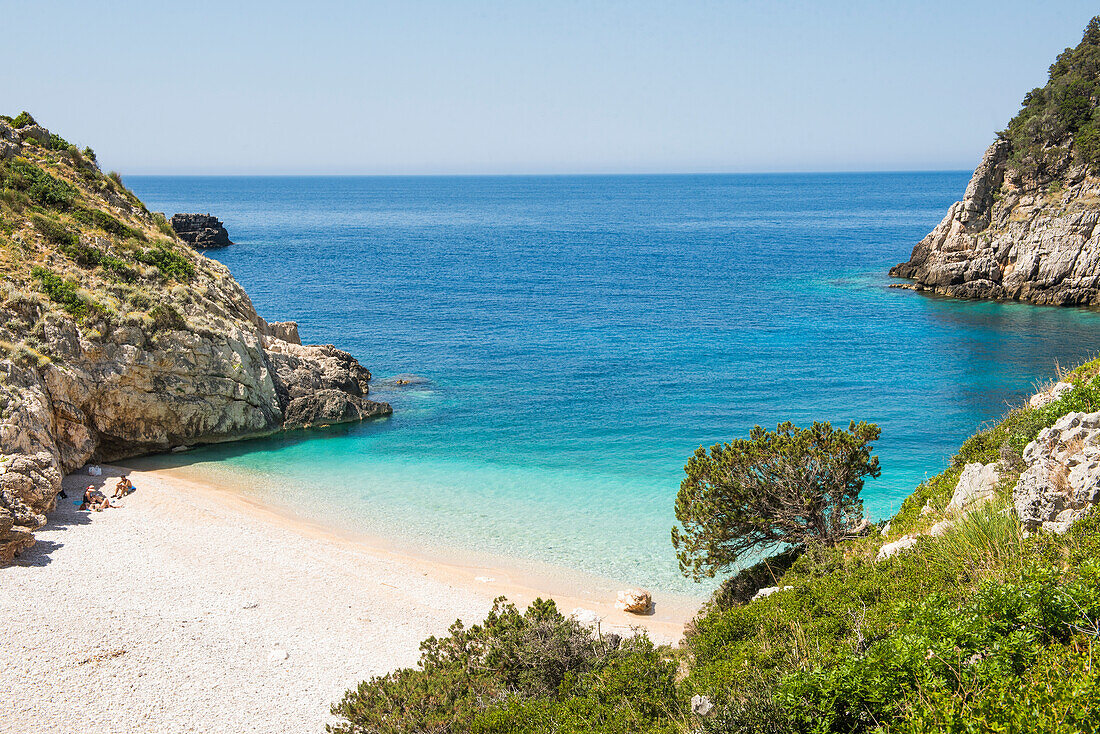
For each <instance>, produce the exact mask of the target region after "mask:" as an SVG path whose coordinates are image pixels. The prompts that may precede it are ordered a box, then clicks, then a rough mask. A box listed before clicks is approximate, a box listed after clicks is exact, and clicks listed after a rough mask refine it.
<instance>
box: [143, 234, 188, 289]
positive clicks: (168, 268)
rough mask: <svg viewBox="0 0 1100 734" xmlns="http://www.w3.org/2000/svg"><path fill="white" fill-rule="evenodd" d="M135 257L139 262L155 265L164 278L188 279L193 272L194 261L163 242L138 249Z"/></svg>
mask: <svg viewBox="0 0 1100 734" xmlns="http://www.w3.org/2000/svg"><path fill="white" fill-rule="evenodd" d="M136 257H137V259H138V261H140V262H143V263H146V264H147V265H154V266H156V268H157V270H159V271H160V273H161V275H163V276H164V277H165V278H170V279H172V280H179V281H188V280H191V278H192V277H193V276H194V274H195V265H194V263H192V262H191V261H190V260H188V259H187V258H186V257H184V256H183V255H181V254H179V253H178V252H173V251H172V250H170V249H168V247H167V246H165V245H163V244H159V243H158V244H157V245H155V246H153V247H150V248H148V249H144V250H140V251H139V252H138V253H137V256H136Z"/></svg>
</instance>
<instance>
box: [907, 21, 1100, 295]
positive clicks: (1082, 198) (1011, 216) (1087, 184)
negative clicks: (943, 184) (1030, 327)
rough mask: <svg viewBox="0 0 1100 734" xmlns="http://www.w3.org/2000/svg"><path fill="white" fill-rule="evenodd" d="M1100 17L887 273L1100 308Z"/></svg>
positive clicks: (927, 284)
mask: <svg viewBox="0 0 1100 734" xmlns="http://www.w3.org/2000/svg"><path fill="white" fill-rule="evenodd" d="M1098 173H1100V17H1098V18H1094V19H1093V20H1092V21H1091V22H1090V23H1089V26H1088V28H1086V30H1085V34H1084V37H1083V38H1082V40H1081V43H1080V44H1079V45H1078V46H1077V47H1075V48H1070V49H1066V50H1065V51H1064V52H1063V53H1062V54H1060V55H1059V56H1058V59H1057V60H1056V61H1055V63H1054V64H1053V65H1052V66H1051V67H1050V78H1049V81H1048V82H1047V84H1046V86H1044V87H1042V88H1039V89H1035V90H1032V91H1031V92H1029V93H1028V94H1027V95H1026V96H1025V98H1024V102H1023V106H1022V108H1021V110H1020V112H1019V114H1017V115H1016V117H1015V118H1013V120H1012V121H1011V122H1010V123H1009V125H1008V127H1007V128H1006V129H1005V130H1004V131H1002V132H1000V133H998V135H997V140H996V141H995V142H994V143H993V144H992V145H991V146H990V147H989V149H988V150H987V151H986V153H985V156H984V157H983V158H982V161H981V164H980V165H979V166H978V168H977V170H976V171H974V176H973V178H971V180H970V185H969V186H967V188H966V193H965V194H964V195H963V199H962V201H959V202H956V203H955V204H953V205H952V206H951V208H950V209H949V210H948V212H947V215H946V216H945V217H944V218H943V221H941V222H940V223H939V225H938V226H937V227H936V228H935V229H934V230H932V232H931V233H929V234H928V236H926V237H925V238H924V239H923V240H921V241H920V242H919V243H918V244H917V245H916V247H914V248H913V252H912V255H911V256H910V258H909V261H908V262H905V263H901V264H900V265H896V266H894V267H893V268H892V269H891V270H890V274H891V275H893V276H896V277H900V278H910V279H912V280H913V281H914V283H913V284H912V285H911V286H909V287H912V288H915V289H916V290H927V291H932V292H935V293H940V294H943V295H947V296H956V297H961V298H995V299H1011V300H1020V301H1029V302H1032V303H1039V304H1054V305H1085V304H1089V305H1092V304H1097V303H1100V230H1098V229H1097V226H1096V225H1097V221H1098V219H1100V177H1098Z"/></svg>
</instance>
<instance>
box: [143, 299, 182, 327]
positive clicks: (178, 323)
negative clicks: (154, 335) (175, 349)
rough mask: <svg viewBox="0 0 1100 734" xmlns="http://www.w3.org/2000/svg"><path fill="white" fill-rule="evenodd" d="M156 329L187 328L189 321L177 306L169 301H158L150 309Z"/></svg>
mask: <svg viewBox="0 0 1100 734" xmlns="http://www.w3.org/2000/svg"><path fill="white" fill-rule="evenodd" d="M149 316H150V317H151V318H152V319H153V329H154V330H155V331H178V330H180V329H185V328H187V322H186V321H184V320H183V316H181V315H180V312H179V311H177V310H176V309H175V308H173V307H172V306H170V305H169V304H167V303H158V304H157V305H156V306H153V308H151V309H149Z"/></svg>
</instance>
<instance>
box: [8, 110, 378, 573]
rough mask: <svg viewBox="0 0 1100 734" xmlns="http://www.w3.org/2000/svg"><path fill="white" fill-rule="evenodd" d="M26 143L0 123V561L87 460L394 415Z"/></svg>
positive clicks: (183, 252) (26, 539) (75, 172)
mask: <svg viewBox="0 0 1100 734" xmlns="http://www.w3.org/2000/svg"><path fill="white" fill-rule="evenodd" d="M19 139H20V138H19V136H18V135H16V134H13V131H12V130H11V128H10V126H6V125H5V123H3V122H0V140H4V141H7V142H8V143H9V144H14V145H15V146H16V147H15V149H14V150H13V153H12V155H11V156H9V159H8V160H7V161H3V162H0V188H3V187H9V189H10V190H13V191H15V192H17V193H16V195H14V196H13V197H11V198H10V199H7V200H3V201H0V224H2V225H4V226H3V227H0V269H2V270H3V272H4V283H3V286H2V288H0V560H6V559H10V558H11V557H12V556H13V555H14V554H15V553H18V552H19V551H20V550H22V549H23V548H25V547H27V545H28V543H30V542H33V538H32V537H31V534H30V533H31V531H33V530H34V529H36V528H37V527H40V526H41V525H42V524H43V523H45V521H46V515H47V513H49V512H50V511H51V510H52V509H53V507H54V503H55V501H56V500H55V498H56V496H57V494H58V492H59V491H60V489H61V478H62V476H63V475H64V474H66V473H68V472H71V471H73V470H74V469H76V468H78V467H80V466H82V465H84V464H85V463H86V462H88V461H112V460H116V459H122V458H126V457H129V456H135V455H138V454H145V453H151V452H158V451H165V450H169V449H171V448H173V447H177V446H180V445H194V444H200V443H211V442H219V441H232V440H236V439H240V438H247V437H252V436H262V435H267V434H271V433H274V432H277V431H281V430H286V429H294V428H302V427H309V426H319V425H327V424H333V423H343V422H348V421H358V420H363V419H365V418H370V417H374V416H383V415H387V414H389V413H390V412H391V411H390V407H389V406H388V405H386V404H385V403H377V402H373V401H371V400H369V399H368V394H369V383H370V378H371V375H370V372H368V371H367V370H366V369H365V368H364V367H362V366H361V365H360V364H359V362H358V361H356V360H355V359H354V358H353V357H352V356H351V355H349V354H347V353H346V352H343V351H340V350H339V349H336V348H335V347H333V346H330V345H326V346H305V345H302V344H301V342H300V339H299V337H298V328H297V324H295V323H293V322H276V323H268V322H267V321H265V320H264V319H263V318H261V317H260V316H259V315H258V314H257V313H256V311H255V309H254V308H253V306H252V302H251V301H250V299H249V298H248V295H247V294H246V293H245V292H244V290H243V289H242V288H241V287H240V285H239V284H238V283H237V282H236V281H235V280H234V279H233V277H232V276H231V275H230V273H229V271H228V269H227V268H226V267H225V266H224V265H222V264H221V263H218V262H217V261H214V260H210V259H208V258H206V257H204V256H202V255H201V254H199V253H197V252H195V251H194V250H192V249H191V248H190V247H187V246H186V245H184V244H183V243H182V242H180V241H179V240H178V239H176V238H174V237H170V236H169V235H168V234H167V233H166V230H167V227H166V226H165V224H166V223H165V222H164V220H163V219H158V218H157V217H156V216H154V215H152V214H150V213H149V212H148V211H147V210H146V209H145V207H144V206H143V205H142V204H141V202H140V201H138V200H137V199H136V198H135V197H134V196H133V194H131V193H130V192H129V191H126V190H125V189H124V188H122V187H121V185H120V184H119V183H118V181H117V180H114V179H110V178H108V177H106V176H103V175H102V174H100V173H99V172H98V169H94V171H95V173H94V175H89V173H88V170H89V169H88V165H89V164H88V161H87V160H86V159H85V158H84V157H82V156H80V155H79V154H74V153H73V152H72V151H71V150H68V151H66V150H62V151H58V150H51V149H46V148H43V147H42V146H39V145H27V144H25V143H19V142H15V143H13V142H12V141H13V140H14V141H18V140H19ZM93 168H94V167H93ZM20 187H22V188H20ZM8 232H10V235H9V234H8Z"/></svg>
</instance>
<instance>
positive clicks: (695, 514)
mask: <svg viewBox="0 0 1100 734" xmlns="http://www.w3.org/2000/svg"><path fill="white" fill-rule="evenodd" d="M878 437H879V428H878V426H876V425H874V424H870V423H859V424H856V423H855V422H853V423H852V424H851V425H850V426H849V427H848V430H846V431H844V430H836V429H834V428H833V427H832V426H831V425H830V424H828V423H814V424H813V426H812V427H811V428H806V429H804V428H797V427H795V426H794V425H793V424H791V423H781V424H779V426H778V427H777V428H776V430H775V431H765V430H764V429H763V428H761V427H760V426H756V427H755V428H753V429H752V431H751V432H750V433H749V438H748V439H747V440H746V439H739V440H736V441H731V442H729V443H720V444H715V445H714V446H711V447H710V451H709V452H708V451H707V450H706V449H703V448H699V449H698V450H697V451H696V452H695V455H694V456H692V457H691V459H690V460H689V461H688V464H687V466H685V467H684V472H685V474H686V475H687V476H686V477H685V478H684V480H683V482H682V483H681V485H680V492H679V494H678V495H677V496H676V519H677V520H678V521H679V523H680V527H677V528H673V530H672V545H673V547H675V548H676V550H677V557H678V558H679V560H680V570H681V571H682V572H683V573H684V574H685V575H690V576H692V577H694V578H695V579H697V580H698V579H700V578H703V577H706V576H714V575H715V574H716V573H717V572H718V571H721V570H723V569H725V568H728V567H729V566H731V565H732V564H734V563H736V562H737V560H738V559H739V558H741V557H742V556H743V555H745V554H747V553H752V552H754V551H771V552H775V551H776V550H778V549H779V548H781V547H783V546H787V545H789V546H803V545H805V544H807V543H810V542H816V543H824V544H826V545H830V544H833V543H835V542H837V541H840V540H843V539H845V538H847V537H851V535H852V531H853V528H855V527H856V525H857V523H858V521H859V519H860V518H861V517H862V514H863V502H862V500H860V498H859V493H860V491H861V490H862V489H863V479H864V477H867V476H871V477H877V476H878V475H879V467H878V458H877V457H873V456H871V450H872V447H871V442H872V441H875V440H877V439H878Z"/></svg>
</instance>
